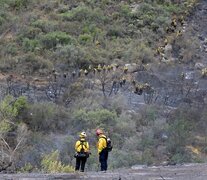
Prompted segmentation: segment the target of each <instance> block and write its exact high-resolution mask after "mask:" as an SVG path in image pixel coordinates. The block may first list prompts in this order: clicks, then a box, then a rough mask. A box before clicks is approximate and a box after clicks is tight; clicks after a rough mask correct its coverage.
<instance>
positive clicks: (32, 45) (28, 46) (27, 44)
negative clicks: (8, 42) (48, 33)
mask: <svg viewBox="0 0 207 180" xmlns="http://www.w3.org/2000/svg"><path fill="white" fill-rule="evenodd" d="M22 46H23V50H24V51H26V52H29V51H30V52H34V51H35V49H40V48H41V46H40V43H39V41H38V40H36V39H32V40H30V39H28V38H24V39H23V42H22Z"/></svg>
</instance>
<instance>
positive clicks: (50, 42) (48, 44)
mask: <svg viewBox="0 0 207 180" xmlns="http://www.w3.org/2000/svg"><path fill="white" fill-rule="evenodd" d="M40 41H41V42H42V45H43V47H44V48H46V49H52V48H56V46H57V45H58V44H61V45H66V44H72V43H73V42H74V40H73V38H72V37H71V36H70V35H68V34H67V33H65V32H62V31H54V32H49V33H47V34H45V35H42V36H41V37H40Z"/></svg>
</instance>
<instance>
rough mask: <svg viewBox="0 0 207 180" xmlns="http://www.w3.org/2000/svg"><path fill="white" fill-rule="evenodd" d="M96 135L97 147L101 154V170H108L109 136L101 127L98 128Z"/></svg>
mask: <svg viewBox="0 0 207 180" xmlns="http://www.w3.org/2000/svg"><path fill="white" fill-rule="evenodd" d="M96 135H97V137H98V142H97V149H98V154H99V162H100V164H101V171H104V172H106V171H107V167H108V165H107V160H108V150H107V138H106V136H105V135H104V133H103V131H102V130H101V129H97V130H96Z"/></svg>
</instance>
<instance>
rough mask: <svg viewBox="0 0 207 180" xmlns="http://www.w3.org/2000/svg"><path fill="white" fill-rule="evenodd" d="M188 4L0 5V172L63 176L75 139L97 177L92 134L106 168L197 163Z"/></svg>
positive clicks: (202, 111) (199, 125)
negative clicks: (99, 139)
mask: <svg viewBox="0 0 207 180" xmlns="http://www.w3.org/2000/svg"><path fill="white" fill-rule="evenodd" d="M198 3H199V1H197V0H167V1H165V0H128V1H123V0H122V1H119V0H115V1H113V0H0V71H1V74H0V75H1V76H0V79H1V84H2V87H1V89H0V90H1V95H0V97H1V102H0V137H1V144H0V145H1V147H2V148H1V150H0V156H1V161H0V166H1V170H12V171H21V172H37V171H45V172H49V173H51V172H71V171H73V167H72V166H73V165H74V158H73V155H74V143H75V140H76V139H77V137H78V133H79V132H81V131H82V130H85V131H86V133H87V135H88V140H89V143H90V146H91V152H92V155H91V156H90V158H89V159H88V162H87V169H88V170H97V169H98V157H97V152H96V137H95V129H96V128H98V127H99V128H102V129H104V130H105V131H106V133H107V134H108V135H109V136H110V137H111V139H112V142H113V145H114V149H113V151H112V152H111V153H110V157H109V166H110V168H119V167H127V166H132V165H135V164H147V165H151V164H161V163H165V164H175V163H182V162H204V161H206V153H207V149H206V143H207V142H206V137H207V134H206V133H207V132H206V123H205V121H206V120H205V119H206V118H205V115H206V113H207V111H206V107H207V106H206V102H204V101H205V100H204V99H205V96H206V94H205V91H204V89H205V85H203V84H205V78H206V75H207V71H206V68H205V67H206V66H205V64H199V65H200V66H199V67H200V68H198V69H193V68H194V66H195V64H196V62H197V60H198V59H199V60H202V57H201V50H200V45H199V43H200V41H199V38H198V37H197V36H194V35H193V33H194V31H193V30H191V27H189V29H190V30H188V31H186V29H185V28H186V26H187V23H188V22H190V17H192V15H193V13H194V12H195V10H196V6H197V5H198ZM192 29H193V28H192ZM202 38H203V37H202ZM191 42H193V43H191ZM169 49H170V50H169ZM197 66H198V64H197ZM191 71H193V72H195V76H194V77H193V78H194V79H193V78H191V74H190V75H189V72H190V73H191ZM189 76H190V78H189ZM199 79H201V80H202V82H200V81H199V83H197V82H198V80H199ZM195 82H196V83H195ZM200 84H202V86H201V85H200Z"/></svg>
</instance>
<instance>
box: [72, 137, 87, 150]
mask: <svg viewBox="0 0 207 180" xmlns="http://www.w3.org/2000/svg"><path fill="white" fill-rule="evenodd" d="M82 149H83V152H89V143H88V142H87V141H86V140H85V139H83V138H81V139H80V140H78V141H76V143H75V151H76V152H81V150H82Z"/></svg>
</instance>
